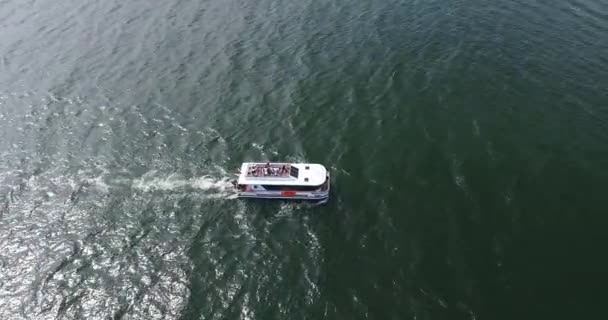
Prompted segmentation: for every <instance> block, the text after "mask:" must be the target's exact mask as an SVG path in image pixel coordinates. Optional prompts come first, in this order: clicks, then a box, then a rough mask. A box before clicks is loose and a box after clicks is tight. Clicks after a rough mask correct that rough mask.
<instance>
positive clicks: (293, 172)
mask: <svg viewBox="0 0 608 320" xmlns="http://www.w3.org/2000/svg"><path fill="white" fill-rule="evenodd" d="M289 174H290V175H291V176H292V177H296V178H297V177H298V176H299V175H300V169H298V168H296V167H291V169H290V170H289Z"/></svg>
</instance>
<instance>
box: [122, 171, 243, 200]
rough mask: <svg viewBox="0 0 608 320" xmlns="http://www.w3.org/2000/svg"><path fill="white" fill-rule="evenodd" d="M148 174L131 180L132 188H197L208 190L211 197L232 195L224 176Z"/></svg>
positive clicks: (160, 189)
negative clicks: (188, 176) (151, 175)
mask: <svg viewBox="0 0 608 320" xmlns="http://www.w3.org/2000/svg"><path fill="white" fill-rule="evenodd" d="M149 176H150V175H149V174H146V175H144V176H143V177H142V178H139V179H135V180H133V183H132V188H133V189H136V190H141V191H144V192H150V191H176V190H182V189H197V190H202V191H207V192H210V193H211V194H207V196H208V197H212V198H231V196H233V195H234V193H233V192H232V191H233V186H232V183H231V182H230V180H229V179H228V178H226V177H224V178H214V177H211V176H202V177H196V178H190V179H184V178H183V177H180V176H179V175H170V176H168V177H149Z"/></svg>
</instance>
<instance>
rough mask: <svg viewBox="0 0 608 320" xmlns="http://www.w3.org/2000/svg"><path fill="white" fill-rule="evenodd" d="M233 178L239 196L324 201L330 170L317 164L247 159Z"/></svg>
mask: <svg viewBox="0 0 608 320" xmlns="http://www.w3.org/2000/svg"><path fill="white" fill-rule="evenodd" d="M237 175H238V179H237V180H236V181H234V185H235V188H236V190H237V193H238V197H239V198H258V199H290V200H310V201H319V202H321V201H322V202H325V201H327V199H328V197H329V184H330V179H329V171H327V169H325V167H324V166H323V165H321V164H317V163H278V162H267V163H256V162H246V163H243V164H242V165H241V171H240V172H239V173H238V174H237Z"/></svg>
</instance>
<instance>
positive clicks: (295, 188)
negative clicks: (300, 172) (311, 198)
mask: <svg viewBox="0 0 608 320" xmlns="http://www.w3.org/2000/svg"><path fill="white" fill-rule="evenodd" d="M262 187H264V189H266V190H268V191H315V190H319V189H320V188H321V187H322V185H321V186H275V185H263V186H262Z"/></svg>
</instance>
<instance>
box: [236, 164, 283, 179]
mask: <svg viewBox="0 0 608 320" xmlns="http://www.w3.org/2000/svg"><path fill="white" fill-rule="evenodd" d="M290 172H291V165H289V164H281V163H271V164H260V163H253V164H250V165H248V166H247V174H246V177H247V178H256V177H258V178H261V177H264V178H289V177H291V175H290Z"/></svg>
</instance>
